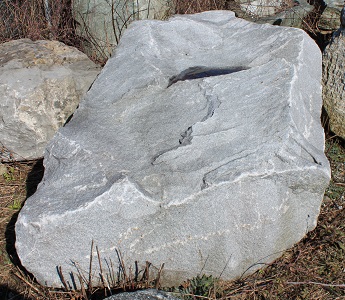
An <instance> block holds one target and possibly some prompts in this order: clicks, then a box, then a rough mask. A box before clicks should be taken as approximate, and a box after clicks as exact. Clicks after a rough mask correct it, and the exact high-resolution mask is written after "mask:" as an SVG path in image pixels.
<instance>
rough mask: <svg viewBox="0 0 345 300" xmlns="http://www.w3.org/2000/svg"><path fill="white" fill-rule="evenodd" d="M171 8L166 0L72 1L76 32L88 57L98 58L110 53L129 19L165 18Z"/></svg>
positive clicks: (130, 20)
mask: <svg viewBox="0 0 345 300" xmlns="http://www.w3.org/2000/svg"><path fill="white" fill-rule="evenodd" d="M170 9H171V7H170V1H169V0H112V1H108V0H92V1H90V0H75V1H73V12H74V15H75V19H76V21H77V22H78V23H77V31H78V34H79V35H81V36H83V37H84V38H85V41H84V42H83V45H84V48H85V51H86V53H87V54H88V56H90V57H92V56H93V57H96V58H98V59H101V60H103V59H105V58H107V57H109V56H110V55H111V53H112V52H113V49H114V47H115V46H116V45H117V44H118V40H119V39H120V37H121V35H122V34H123V33H124V31H125V29H126V28H127V26H128V25H129V24H130V23H131V22H133V21H134V20H141V19H164V18H166V16H167V14H168V13H169V10H170ZM87 41H92V42H91V43H88V42H87Z"/></svg>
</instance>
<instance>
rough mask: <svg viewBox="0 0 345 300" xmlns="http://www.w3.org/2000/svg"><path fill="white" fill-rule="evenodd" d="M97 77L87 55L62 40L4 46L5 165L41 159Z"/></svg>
mask: <svg viewBox="0 0 345 300" xmlns="http://www.w3.org/2000/svg"><path fill="white" fill-rule="evenodd" d="M99 72H100V68H99V67H98V66H97V65H95V64H94V63H93V62H92V61H91V60H90V59H89V58H88V57H87V56H86V55H85V54H84V53H82V52H80V51H78V50H77V49H76V48H74V47H69V46H67V45H65V44H63V43H60V42H58V41H32V40H29V39H21V40H14V41H10V42H7V43H3V44H1V45H0V147H1V148H4V149H7V151H6V152H5V151H1V153H0V158H1V160H4V161H8V160H26V159H36V158H39V157H42V156H43V153H44V149H45V147H46V146H47V143H48V141H49V140H50V139H51V138H52V137H53V135H54V134H55V132H56V131H57V130H58V129H59V128H60V127H61V126H62V125H64V123H65V122H66V120H67V119H68V117H69V116H70V115H71V114H72V113H73V112H74V110H75V109H76V107H77V106H78V104H79V101H80V99H81V98H82V97H83V96H84V95H85V93H86V92H87V90H88V89H89V88H90V85H91V84H92V82H93V81H94V80H95V78H96V76H97V75H98V73H99Z"/></svg>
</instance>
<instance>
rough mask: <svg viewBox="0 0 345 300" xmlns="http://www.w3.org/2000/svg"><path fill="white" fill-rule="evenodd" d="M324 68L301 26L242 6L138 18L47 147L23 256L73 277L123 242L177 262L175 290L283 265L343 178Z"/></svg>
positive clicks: (154, 258)
mask: <svg viewBox="0 0 345 300" xmlns="http://www.w3.org/2000/svg"><path fill="white" fill-rule="evenodd" d="M321 71H322V69H321V52H320V50H319V48H318V46H317V45H316V44H315V42H314V41H313V40H312V39H311V38H310V37H309V36H308V35H307V34H306V33H305V32H304V31H302V30H299V29H295V28H287V27H279V26H271V25H259V24H254V23H250V22H247V21H244V20H241V19H238V18H236V17H235V15H234V13H232V12H229V11H212V12H205V13H201V14H195V15H184V16H176V17H174V18H171V19H170V20H169V21H148V20H147V21H140V22H135V23H133V24H132V25H131V26H130V28H129V29H128V30H127V31H126V32H125V34H124V36H123V38H122V40H121V42H120V44H119V47H118V48H117V50H116V53H115V55H114V56H113V57H112V58H111V59H110V60H109V61H108V62H107V64H106V66H105V67H104V69H103V71H102V73H101V74H100V75H99V77H98V78H97V80H96V81H95V83H94V84H93V86H92V88H91V89H90V91H89V92H88V93H87V95H86V97H85V98H84V99H83V101H82V102H81V103H80V106H79V108H78V109H77V111H76V113H75V114H74V116H73V118H72V120H71V121H70V122H69V123H68V124H67V125H66V126H65V127H63V128H61V129H60V130H59V131H58V133H57V134H56V135H55V137H54V138H53V139H52V141H51V142H50V143H49V146H48V147H47V150H46V153H45V160H44V165H45V175H44V179H43V181H42V182H41V184H40V185H39V187H38V189H37V192H36V193H35V194H34V195H33V196H32V197H30V198H29V199H28V200H27V201H26V203H25V205H24V207H23V209H22V210H21V212H20V214H19V217H18V221H17V223H16V248H17V252H18V255H19V257H20V260H21V262H22V264H23V266H25V268H27V270H28V271H29V272H31V273H32V274H34V276H35V277H36V279H37V280H38V281H39V282H41V283H43V284H47V285H49V286H61V282H60V278H59V276H58V272H56V270H57V267H58V266H61V268H62V272H63V275H64V278H65V279H66V280H69V282H72V278H71V274H72V273H74V274H77V273H76V267H77V268H78V269H79V271H80V272H82V273H83V274H84V275H85V276H87V273H88V270H89V260H90V245H91V242H92V240H93V241H94V243H95V245H97V246H98V250H99V251H98V252H99V253H100V256H101V258H102V261H103V262H102V265H103V272H104V273H106V271H107V270H106V269H109V268H108V267H107V266H109V261H110V259H112V261H113V262H114V263H115V262H116V261H117V259H116V257H117V253H116V250H117V251H118V253H121V254H122V256H121V257H122V259H121V261H123V264H124V265H125V266H126V268H129V267H132V270H134V269H135V266H136V267H137V268H138V270H143V269H145V265H146V261H148V262H150V263H151V264H152V265H151V270H152V272H154V270H155V268H156V269H157V270H158V269H159V268H160V266H161V265H162V264H163V263H164V268H163V271H162V272H161V274H160V275H161V276H160V279H161V281H160V282H161V283H162V285H166V286H171V285H179V284H181V282H183V281H184V280H186V279H187V278H192V277H195V276H197V275H198V274H200V272H203V273H205V274H207V275H212V276H215V277H217V276H219V275H220V274H222V278H223V279H234V278H236V277H238V276H241V275H242V274H243V273H244V272H248V273H250V272H254V271H255V270H256V269H258V268H260V267H262V266H263V265H264V264H265V263H269V262H272V261H273V260H274V259H275V258H277V257H279V256H280V255H281V254H282V251H284V250H285V249H287V248H289V247H291V246H292V245H293V244H294V243H296V242H298V241H299V240H300V239H302V238H303V237H304V236H305V234H306V233H307V232H308V231H310V230H312V229H313V228H315V226H316V222H317V217H318V214H319V209H320V204H321V201H322V198H323V194H324V190H325V188H326V186H327V185H328V182H329V179H330V168H329V163H328V161H327V159H326V157H325V155H324V152H323V151H324V133H323V129H322V127H321V124H320V113H321V106H322V99H321V74H322V72H321ZM92 257H93V259H92V262H93V265H92V270H93V271H92V274H95V276H94V277H93V281H94V285H97V284H100V282H99V277H98V276H97V274H98V273H99V269H98V259H97V251H93V252H92ZM115 268H116V266H115ZM74 276H76V275H74ZM154 277H155V276H154V274H151V275H150V278H154Z"/></svg>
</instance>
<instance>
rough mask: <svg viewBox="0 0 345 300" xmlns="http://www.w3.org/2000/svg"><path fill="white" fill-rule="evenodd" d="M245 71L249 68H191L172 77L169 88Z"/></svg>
mask: <svg viewBox="0 0 345 300" xmlns="http://www.w3.org/2000/svg"><path fill="white" fill-rule="evenodd" d="M244 70H248V68H246V67H241V66H240V67H229V68H210V67H204V66H197V67H190V68H188V69H187V70H184V71H182V72H181V73H180V74H178V75H175V76H173V77H171V78H170V79H169V84H168V86H167V88H168V87H170V86H171V85H173V84H174V83H176V82H178V81H184V80H190V79H198V78H205V77H212V76H220V75H227V74H231V73H235V72H240V71H244Z"/></svg>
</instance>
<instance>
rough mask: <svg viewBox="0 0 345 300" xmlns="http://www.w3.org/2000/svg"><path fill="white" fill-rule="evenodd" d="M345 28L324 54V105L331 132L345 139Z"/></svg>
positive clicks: (338, 32) (334, 38)
mask: <svg viewBox="0 0 345 300" xmlns="http://www.w3.org/2000/svg"><path fill="white" fill-rule="evenodd" d="M344 49H345V28H343V29H342V28H340V29H339V30H338V31H337V32H335V33H334V35H333V37H332V40H331V42H330V44H329V45H328V46H327V47H326V49H325V51H324V54H323V104H324V107H325V109H326V111H327V113H328V116H329V123H330V127H331V130H332V131H333V132H334V133H335V134H337V135H339V136H340V137H342V138H343V139H345V51H344Z"/></svg>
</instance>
